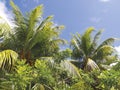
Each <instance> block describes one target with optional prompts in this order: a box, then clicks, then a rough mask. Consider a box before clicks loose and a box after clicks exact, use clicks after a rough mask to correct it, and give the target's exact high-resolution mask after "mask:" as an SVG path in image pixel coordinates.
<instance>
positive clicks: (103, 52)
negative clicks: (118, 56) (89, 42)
mask: <svg viewBox="0 0 120 90" xmlns="http://www.w3.org/2000/svg"><path fill="white" fill-rule="evenodd" d="M114 51H115V49H114V48H113V47H112V46H110V45H104V46H102V47H100V48H99V49H98V50H97V52H96V53H95V55H94V56H93V58H98V59H100V60H102V59H103V58H105V57H106V56H108V55H111V54H112V53H113V52H114Z"/></svg>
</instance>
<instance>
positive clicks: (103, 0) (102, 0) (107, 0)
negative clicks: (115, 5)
mask: <svg viewBox="0 0 120 90" xmlns="http://www.w3.org/2000/svg"><path fill="white" fill-rule="evenodd" d="M109 1H110V0H100V2H109Z"/></svg>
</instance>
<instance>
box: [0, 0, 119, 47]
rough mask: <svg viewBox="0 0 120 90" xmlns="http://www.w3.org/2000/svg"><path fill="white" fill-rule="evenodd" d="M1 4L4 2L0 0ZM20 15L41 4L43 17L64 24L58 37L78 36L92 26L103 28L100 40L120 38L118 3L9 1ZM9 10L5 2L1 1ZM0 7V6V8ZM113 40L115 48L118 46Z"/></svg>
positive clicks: (96, 0) (101, 0)
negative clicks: (75, 34)
mask: <svg viewBox="0 0 120 90" xmlns="http://www.w3.org/2000/svg"><path fill="white" fill-rule="evenodd" d="M0 1H4V0H0ZM13 1H14V2H15V3H16V4H17V5H18V6H19V7H20V9H21V10H22V12H23V13H25V12H26V11H27V12H28V11H30V10H31V9H33V8H34V7H36V6H38V5H40V4H43V5H44V14H43V16H44V17H46V16H49V15H54V22H55V23H56V24H58V25H61V24H62V25H65V29H64V30H63V32H62V34H61V37H62V38H64V39H67V40H68V41H69V40H70V38H71V34H74V33H76V32H79V33H80V34H82V33H83V32H84V31H85V29H86V28H88V27H90V26H93V27H95V29H96V30H100V29H104V32H103V34H102V38H101V39H102V40H104V39H106V38H109V37H116V38H120V32H119V26H120V0H13ZM4 3H5V6H6V8H7V10H10V5H9V0H5V2H4ZM0 8H1V7H0ZM119 45H120V41H116V43H115V46H119Z"/></svg>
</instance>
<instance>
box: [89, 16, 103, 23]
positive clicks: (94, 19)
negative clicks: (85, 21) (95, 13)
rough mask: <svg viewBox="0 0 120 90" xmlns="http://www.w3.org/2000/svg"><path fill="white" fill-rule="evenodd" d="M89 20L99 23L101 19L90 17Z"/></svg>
mask: <svg viewBox="0 0 120 90" xmlns="http://www.w3.org/2000/svg"><path fill="white" fill-rule="evenodd" d="M90 21H91V22H93V23H99V22H100V21H101V18H100V17H91V18H90Z"/></svg>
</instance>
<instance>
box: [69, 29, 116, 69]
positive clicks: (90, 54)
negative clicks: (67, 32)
mask: <svg viewBox="0 0 120 90" xmlns="http://www.w3.org/2000/svg"><path fill="white" fill-rule="evenodd" d="M93 31H94V28H93V27H90V28H88V29H87V30H86V31H85V33H84V34H83V35H80V34H78V33H77V34H76V35H73V38H72V40H71V47H72V50H73V58H75V59H79V60H80V59H83V62H84V67H85V66H86V65H87V63H89V62H88V61H90V60H89V59H92V60H95V62H96V63H99V62H100V61H101V60H105V59H106V58H107V57H108V56H110V55H112V54H113V51H114V49H113V46H112V43H113V42H114V40H115V38H108V39H106V40H105V41H103V42H102V43H101V44H100V45H98V44H99V43H98V41H99V39H100V35H101V33H102V30H100V31H98V32H97V33H96V34H95V36H93V35H92V36H93V37H91V34H92V32H93Z"/></svg>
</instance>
